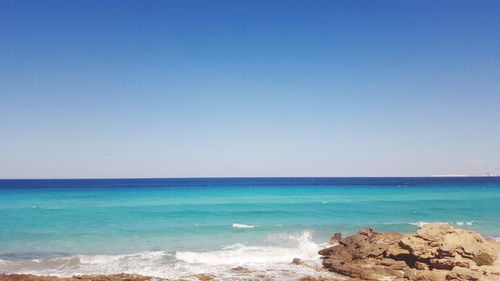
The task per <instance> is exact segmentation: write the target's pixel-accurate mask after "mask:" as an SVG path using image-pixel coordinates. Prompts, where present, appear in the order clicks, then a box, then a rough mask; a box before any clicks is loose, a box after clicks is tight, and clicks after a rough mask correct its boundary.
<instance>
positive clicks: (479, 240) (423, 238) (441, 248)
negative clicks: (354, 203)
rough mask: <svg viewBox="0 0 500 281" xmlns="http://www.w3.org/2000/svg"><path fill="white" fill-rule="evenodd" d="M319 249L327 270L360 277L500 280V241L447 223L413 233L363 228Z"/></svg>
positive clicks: (470, 280)
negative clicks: (333, 244) (335, 243)
mask: <svg viewBox="0 0 500 281" xmlns="http://www.w3.org/2000/svg"><path fill="white" fill-rule="evenodd" d="M318 253H319V254H320V255H321V256H322V258H323V266H324V267H325V268H326V269H328V270H330V271H332V272H335V273H338V274H341V275H344V276H348V277H351V278H356V279H360V280H386V279H388V278H389V280H391V279H392V280H394V281H403V280H411V281H414V280H415V281H416V280H421V281H443V280H448V281H476V280H477V281H483V280H484V281H490V280H491V281H493V280H500V259H499V256H500V247H499V243H497V242H495V241H489V240H486V239H484V238H483V237H482V236H481V235H480V234H478V233H476V232H473V231H468V230H464V229H456V228H453V227H452V226H450V225H448V224H445V223H431V224H426V225H424V226H422V227H420V228H419V229H418V231H417V232H416V233H413V234H400V233H396V232H384V233H380V232H376V231H374V230H373V229H371V228H364V229H361V230H360V231H359V232H358V233H356V234H354V235H352V236H348V237H346V238H344V239H341V240H339V244H338V245H335V246H332V247H329V248H326V249H322V250H320V251H319V252H318Z"/></svg>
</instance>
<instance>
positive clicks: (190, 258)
mask: <svg viewBox="0 0 500 281" xmlns="http://www.w3.org/2000/svg"><path fill="white" fill-rule="evenodd" d="M283 238H284V239H283V240H285V239H287V240H288V241H283V242H284V243H288V244H289V243H290V241H295V245H293V246H292V245H290V246H288V247H280V246H246V245H243V244H234V245H230V246H228V247H225V248H223V249H222V250H218V251H209V252H191V251H181V252H177V253H176V255H175V257H176V258H177V259H179V260H182V261H185V262H188V263H194V264H207V265H232V266H238V265H246V266H248V265H259V264H260V265H262V264H274V263H289V262H290V261H291V260H293V259H294V258H300V259H302V260H318V259H319V255H318V253H317V252H318V251H319V249H320V246H319V245H318V244H316V243H314V242H313V241H312V239H311V234H310V233H309V232H303V233H301V234H300V235H289V234H288V235H286V234H284V235H283Z"/></svg>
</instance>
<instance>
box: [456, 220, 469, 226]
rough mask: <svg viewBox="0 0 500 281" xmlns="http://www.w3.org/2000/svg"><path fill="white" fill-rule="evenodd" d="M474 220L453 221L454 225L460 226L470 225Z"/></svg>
mask: <svg viewBox="0 0 500 281" xmlns="http://www.w3.org/2000/svg"><path fill="white" fill-rule="evenodd" d="M473 223H474V221H457V222H455V224H456V225H458V226H462V225H472V224H473Z"/></svg>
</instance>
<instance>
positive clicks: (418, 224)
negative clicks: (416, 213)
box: [408, 221, 430, 227]
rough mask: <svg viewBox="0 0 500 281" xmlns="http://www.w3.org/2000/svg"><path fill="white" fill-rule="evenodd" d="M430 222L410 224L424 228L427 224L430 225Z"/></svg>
mask: <svg viewBox="0 0 500 281" xmlns="http://www.w3.org/2000/svg"><path fill="white" fill-rule="evenodd" d="M429 223H430V222H425V221H418V222H409V223H408V224H411V225H415V226H418V227H422V226H424V225H426V224H429Z"/></svg>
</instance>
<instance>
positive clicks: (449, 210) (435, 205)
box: [0, 178, 500, 273]
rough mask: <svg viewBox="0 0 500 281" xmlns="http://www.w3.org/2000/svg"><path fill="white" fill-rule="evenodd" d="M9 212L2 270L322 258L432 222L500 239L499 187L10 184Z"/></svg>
mask: <svg viewBox="0 0 500 281" xmlns="http://www.w3.org/2000/svg"><path fill="white" fill-rule="evenodd" d="M0 202H1V204H0V260H1V261H3V264H2V263H0V272H24V271H30V272H36V271H34V270H35V269H34V268H31V267H30V266H28V265H26V262H27V261H31V260H34V259H38V260H39V259H45V260H51V261H52V262H54V259H61V258H67V257H74V256H77V255H80V256H82V255H85V256H88V257H91V256H94V257H95V256H96V255H107V256H115V257H116V256H119V255H133V254H137V253H164V255H163V256H162V258H161V259H162V262H164V263H168V262H175V261H176V260H177V261H179V260H182V261H184V262H186V263H190V262H191V263H198V264H200V263H203V262H204V261H205V259H204V257H207V258H208V259H209V261H211V259H217V258H222V259H223V258H224V251H235V249H237V250H238V251H240V252H241V251H243V252H244V251H245V250H248V249H249V247H256V248H252V249H254V250H255V251H258V249H267V250H269V249H276V250H277V251H278V250H280V249H281V250H282V249H287V250H289V252H290V251H292V252H290V254H295V255H298V254H300V253H301V252H300V251H302V250H303V251H309V252H307V253H305V252H304V257H305V258H307V257H310V258H314V251H316V250H317V248H319V247H320V245H321V244H322V243H324V242H325V241H327V240H328V238H329V237H330V236H331V235H332V234H333V233H334V232H342V233H343V234H344V235H347V234H352V233H354V232H355V231H356V230H358V229H359V228H361V227H364V226H370V227H373V228H375V229H376V230H380V231H387V230H394V231H402V232H411V231H415V230H416V229H417V228H418V226H417V225H419V224H422V223H425V222H432V221H441V222H448V223H450V224H452V225H453V226H457V227H463V228H468V229H472V230H476V231H479V232H481V233H482V234H484V235H486V236H489V237H500V179H499V178H421V179H418V178H416V179H415V178H413V179H412V178H388V179H370V178H360V179H348V178H346V179H314V178H310V179H308V178H301V179H185V180H183V179H175V180H168V179H165V180H159V179H151V180H59V181H57V180H56V181H42V180H35V181H7V180H4V181H0ZM304 243H305V244H304ZM245 247H246V248H245ZM258 247H262V248H258ZM269 247H271V248H269ZM301 247H302V248H304V249H302V248H301ZM287 253H288V252H287ZM204 254H205V255H208V256H203V255H204ZM166 255H168V256H169V257H168V258H167V257H166ZM214 255H215V256H214ZM256 256H259V255H258V254H256ZM148 258H149V257H148ZM261 258H263V259H265V258H268V257H267V256H264V257H261ZM271 261H272V259H271ZM20 262H23V266H20V265H19V263H20ZM80 262H81V261H80ZM103 262H105V261H103ZM266 262H267V260H266ZM222 264H223V263H222ZM47 268H50V267H49V265H47ZM42 269H43V268H42ZM79 269H82V266H81V265H79ZM119 269H120V268H117V269H116V270H119ZM36 270H41V269H40V268H38V267H37V268H36ZM51 270H52V271H50V272H52V273H54V272H55V273H58V272H57V271H54V270H55V269H54V268H52V269H51ZM120 270H121V271H123V268H121V269H120ZM71 272H72V273H74V272H76V271H71Z"/></svg>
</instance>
